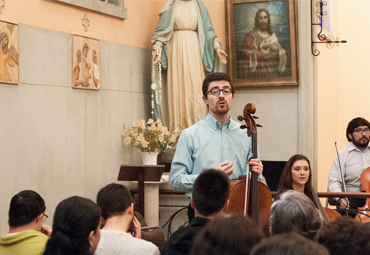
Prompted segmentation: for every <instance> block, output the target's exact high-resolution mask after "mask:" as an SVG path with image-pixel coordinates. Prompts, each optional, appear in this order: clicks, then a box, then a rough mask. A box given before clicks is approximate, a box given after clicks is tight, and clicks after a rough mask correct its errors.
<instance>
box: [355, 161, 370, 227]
mask: <svg viewBox="0 0 370 255" xmlns="http://www.w3.org/2000/svg"><path fill="white" fill-rule="evenodd" d="M360 179H361V186H362V191H361V192H370V167H368V168H366V169H365V170H364V171H363V172H362V173H361V178H360ZM355 219H356V220H358V221H361V222H370V199H369V198H366V202H365V205H364V206H363V207H359V208H358V213H357V216H356V218H355Z"/></svg>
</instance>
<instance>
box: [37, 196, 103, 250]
mask: <svg viewBox="0 0 370 255" xmlns="http://www.w3.org/2000/svg"><path fill="white" fill-rule="evenodd" d="M99 223H100V209H99V207H98V206H97V205H96V204H95V203H94V202H93V201H91V200H90V199H87V198H82V197H77V196H74V197H70V198H67V199H65V200H63V201H62V202H60V203H59V204H58V206H57V208H56V210H55V213H54V220H53V233H52V235H51V237H50V239H49V240H48V242H47V244H46V248H45V252H44V255H74V254H76V255H77V254H78V255H85V254H89V249H90V243H89V234H90V232H91V231H96V229H97V228H98V226H99Z"/></svg>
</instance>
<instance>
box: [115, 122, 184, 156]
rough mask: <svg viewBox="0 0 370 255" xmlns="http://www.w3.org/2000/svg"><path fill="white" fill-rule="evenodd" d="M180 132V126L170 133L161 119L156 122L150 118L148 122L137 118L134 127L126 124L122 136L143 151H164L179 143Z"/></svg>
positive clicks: (126, 141)
mask: <svg viewBox="0 0 370 255" xmlns="http://www.w3.org/2000/svg"><path fill="white" fill-rule="evenodd" d="M180 133H181V131H180V130H179V129H178V128H176V130H175V131H174V132H172V133H170V132H169V131H168V129H167V127H165V126H163V124H162V121H161V120H160V119H158V120H157V121H156V122H155V121H153V119H149V121H148V122H147V123H145V120H135V121H134V123H133V126H132V127H127V126H126V124H124V125H123V130H122V137H123V138H124V142H125V144H127V145H131V147H136V148H139V149H140V150H141V151H142V152H163V151H164V150H165V149H167V148H171V147H172V146H174V145H175V144H176V143H177V140H178V138H179V136H180Z"/></svg>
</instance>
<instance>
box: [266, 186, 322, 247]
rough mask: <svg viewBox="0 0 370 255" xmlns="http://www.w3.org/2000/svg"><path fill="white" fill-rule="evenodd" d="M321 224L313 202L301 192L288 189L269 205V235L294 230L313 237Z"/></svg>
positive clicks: (307, 236) (320, 218)
mask: <svg viewBox="0 0 370 255" xmlns="http://www.w3.org/2000/svg"><path fill="white" fill-rule="evenodd" d="M322 224H323V220H322V217H321V215H320V214H319V212H318V210H317V208H316V207H315V205H314V204H313V202H312V201H311V200H310V199H309V198H308V197H307V196H306V195H304V194H303V193H300V192H297V191H294V190H288V191H286V192H284V193H283V194H282V195H281V197H280V200H278V201H276V202H274V203H273V204H272V207H271V216H270V233H271V235H276V234H282V233H287V232H291V231H293V232H296V233H298V234H301V235H302V236H304V237H306V238H308V239H311V240H312V239H313V238H314V237H315V235H316V233H317V231H318V230H319V229H320V227H321V226H322Z"/></svg>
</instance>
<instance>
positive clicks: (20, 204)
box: [9, 190, 46, 227]
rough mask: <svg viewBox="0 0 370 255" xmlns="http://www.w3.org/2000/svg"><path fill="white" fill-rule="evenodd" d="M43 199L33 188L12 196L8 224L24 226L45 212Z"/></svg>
mask: <svg viewBox="0 0 370 255" xmlns="http://www.w3.org/2000/svg"><path fill="white" fill-rule="evenodd" d="M45 209H46V207H45V202H44V199H42V197H41V196H40V195H39V194H38V193H37V192H35V191H33V190H23V191H21V192H19V193H18V194H16V195H14V196H13V197H12V200H11V201H10V207H9V226H10V227H20V226H24V225H26V224H28V223H30V222H32V221H33V220H35V219H36V217H37V216H38V215H40V214H41V213H43V212H45Z"/></svg>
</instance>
